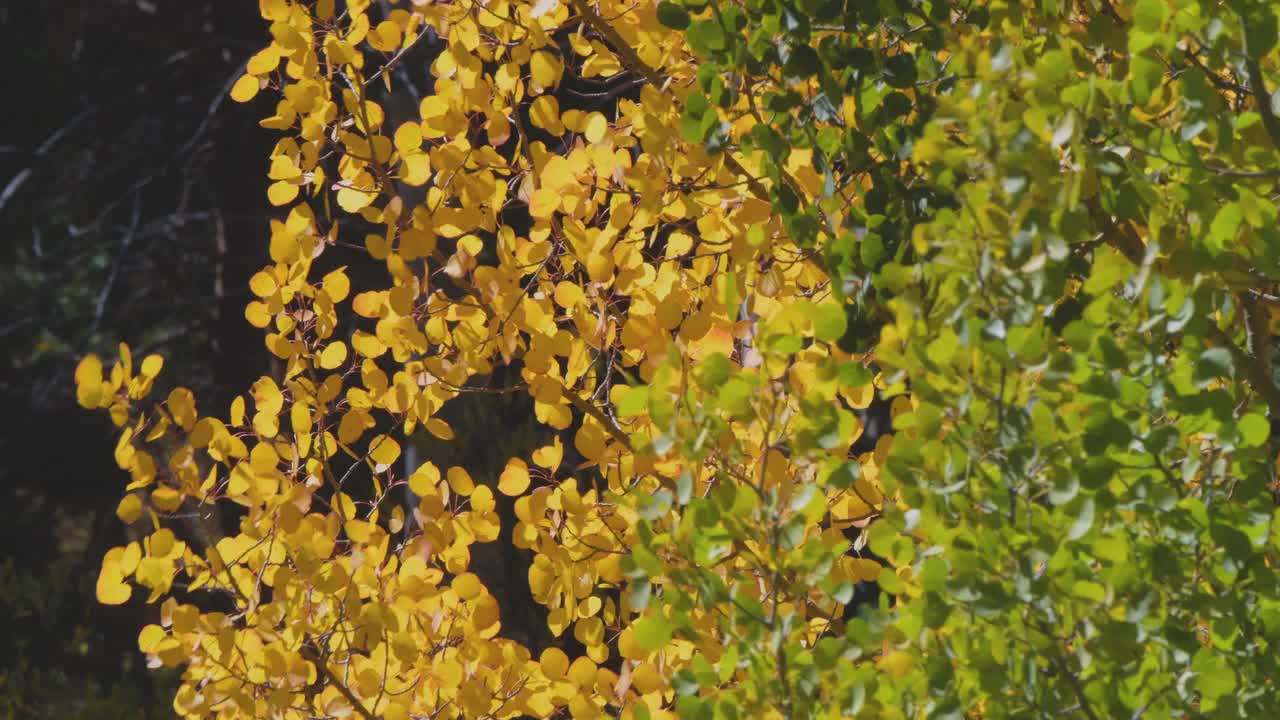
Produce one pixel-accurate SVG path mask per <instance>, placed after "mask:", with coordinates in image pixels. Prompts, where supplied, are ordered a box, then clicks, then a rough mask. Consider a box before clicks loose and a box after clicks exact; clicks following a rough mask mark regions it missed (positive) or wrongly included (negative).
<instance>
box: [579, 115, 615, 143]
mask: <svg viewBox="0 0 1280 720" xmlns="http://www.w3.org/2000/svg"><path fill="white" fill-rule="evenodd" d="M608 130H609V121H608V120H607V119H606V118H605V116H604V115H602V114H600V113H598V112H593V113H591V115H589V116H588V117H587V127H586V129H585V130H584V131H583V133H582V134H583V136H584V137H586V138H587V142H589V143H598V142H600V141H601V140H603V139H604V135H605V133H606V132H608Z"/></svg>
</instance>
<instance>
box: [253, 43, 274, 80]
mask: <svg viewBox="0 0 1280 720" xmlns="http://www.w3.org/2000/svg"><path fill="white" fill-rule="evenodd" d="M279 65H280V53H279V52H278V51H277V50H276V49H275V48H273V47H269V48H266V49H264V50H259V51H258V52H256V53H254V55H253V57H251V58H249V63H248V64H247V65H246V66H245V69H246V70H247V71H248V73H249V74H250V75H266V74H267V73H270V72H272V71H274V70H275V69H276V67H277V66H279Z"/></svg>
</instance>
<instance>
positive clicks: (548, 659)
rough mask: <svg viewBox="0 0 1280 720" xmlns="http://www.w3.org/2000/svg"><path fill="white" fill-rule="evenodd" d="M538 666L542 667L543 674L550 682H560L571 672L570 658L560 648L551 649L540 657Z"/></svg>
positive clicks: (543, 652) (544, 651)
mask: <svg viewBox="0 0 1280 720" xmlns="http://www.w3.org/2000/svg"><path fill="white" fill-rule="evenodd" d="M538 665H540V666H541V667H542V674H543V675H546V676H547V679H548V680H560V679H563V678H564V676H565V673H567V672H568V671H569V656H568V655H565V654H564V651H563V650H561V649H560V648H557V647H549V648H547V649H546V650H543V651H542V655H540V656H538Z"/></svg>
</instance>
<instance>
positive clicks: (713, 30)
mask: <svg viewBox="0 0 1280 720" xmlns="http://www.w3.org/2000/svg"><path fill="white" fill-rule="evenodd" d="M685 38H686V39H687V40H688V41H689V47H691V48H693V50H694V52H697V53H699V54H701V55H711V54H713V53H715V52H717V51H719V50H724V48H725V36H724V28H721V27H720V23H718V22H716V21H715V20H699V21H698V22H695V23H693V24H692V25H690V26H689V30H688V32H687V33H686V34H685Z"/></svg>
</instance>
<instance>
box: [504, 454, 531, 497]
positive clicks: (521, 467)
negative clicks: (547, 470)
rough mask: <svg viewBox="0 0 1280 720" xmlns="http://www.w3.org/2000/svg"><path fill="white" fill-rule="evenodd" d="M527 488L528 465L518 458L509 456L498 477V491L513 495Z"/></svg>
mask: <svg viewBox="0 0 1280 720" xmlns="http://www.w3.org/2000/svg"><path fill="white" fill-rule="evenodd" d="M528 489H529V466H528V465H526V464H525V462H524V461H523V460H521V459H520V458H511V459H510V460H508V461H507V466H506V468H505V469H503V471H502V475H501V477H499V478H498V491H499V492H501V493H502V494H503V495H507V496H511V497H514V496H516V495H519V494H521V493H523V492H524V491H525V490H528Z"/></svg>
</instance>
